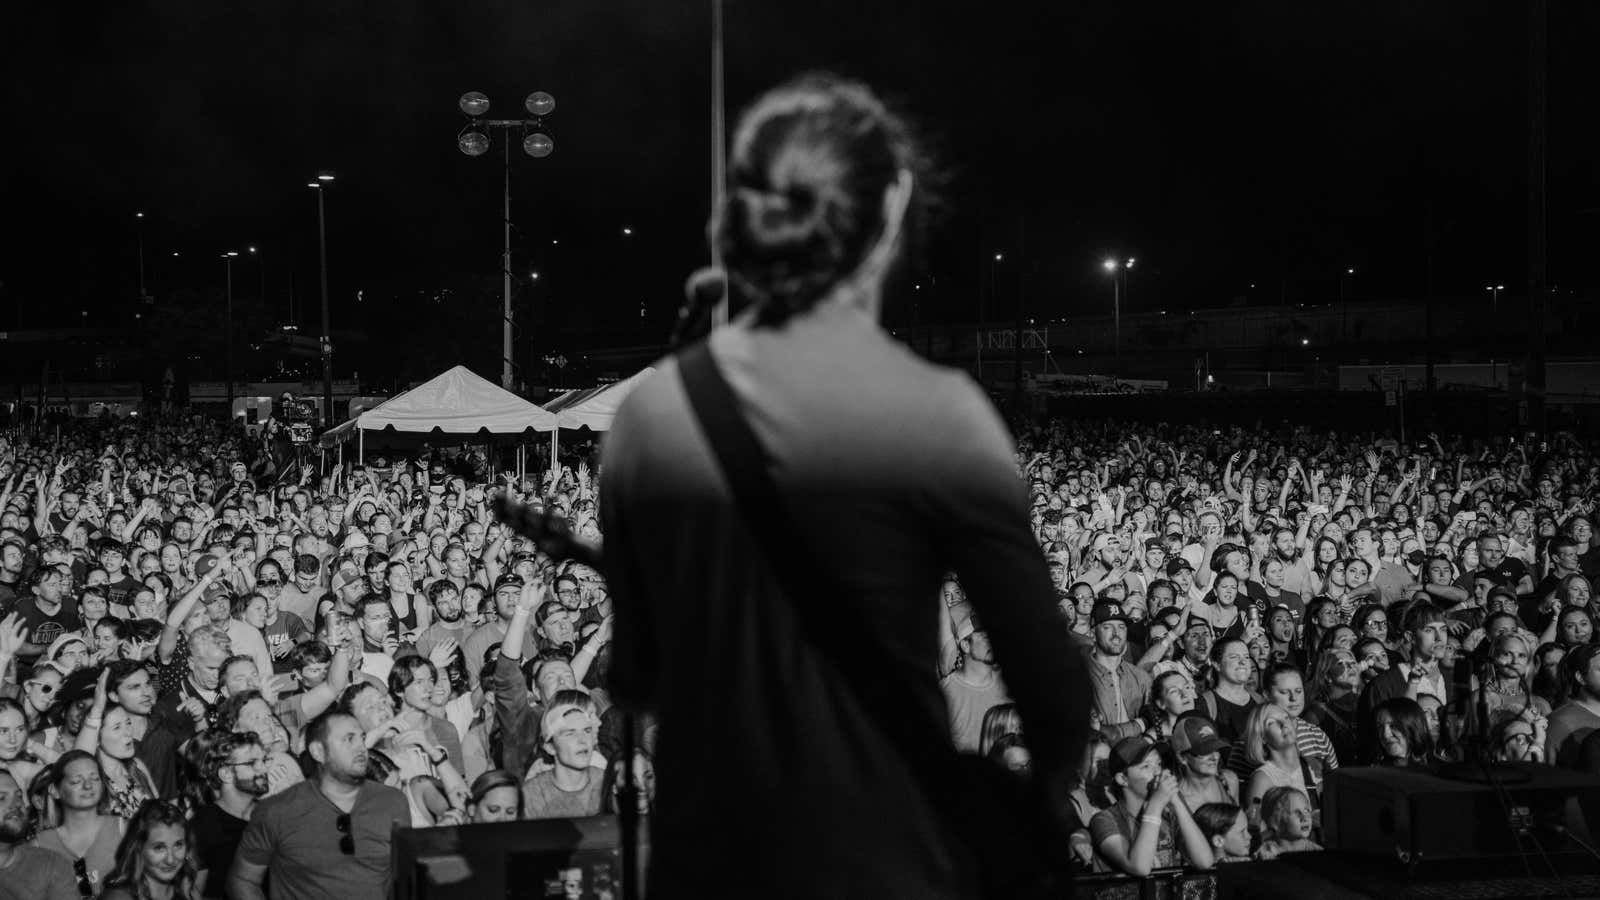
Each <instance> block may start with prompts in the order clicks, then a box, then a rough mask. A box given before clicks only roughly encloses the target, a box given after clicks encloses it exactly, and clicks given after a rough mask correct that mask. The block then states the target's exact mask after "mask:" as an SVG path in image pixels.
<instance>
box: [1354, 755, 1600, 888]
mask: <svg viewBox="0 0 1600 900" xmlns="http://www.w3.org/2000/svg"><path fill="white" fill-rule="evenodd" d="M1496 772H1497V777H1495V778H1494V780H1493V781H1492V782H1490V781H1488V780H1486V779H1484V778H1482V777H1478V778H1477V779H1476V780H1466V779H1461V780H1457V779H1452V778H1443V777H1440V776H1439V775H1436V774H1431V773H1429V772H1427V771H1426V770H1423V769H1411V768H1405V769H1399V768H1377V767H1371V768H1345V769H1339V770H1337V771H1335V772H1333V773H1332V774H1331V775H1330V776H1329V778H1328V784H1327V787H1326V790H1325V792H1324V800H1323V803H1324V809H1323V831H1324V836H1325V838H1326V842H1327V845H1328V846H1329V847H1330V848H1337V849H1339V850H1344V851H1350V852H1355V853H1360V854H1363V855H1367V856H1375V857H1383V858H1386V859H1389V860H1392V861H1395V862H1399V863H1402V864H1405V865H1408V866H1416V865H1420V864H1428V863H1441V862H1449V861H1450V860H1470V859H1483V858H1485V857H1515V856H1518V855H1519V854H1521V853H1523V852H1527V853H1529V854H1535V853H1537V852H1538V849H1537V848H1536V847H1535V844H1534V843H1533V841H1537V844H1538V848H1542V849H1543V850H1544V852H1546V853H1551V854H1554V853H1573V852H1585V851H1583V850H1582V845H1581V844H1580V843H1578V841H1576V840H1574V839H1573V837H1574V836H1576V837H1577V838H1578V839H1579V840H1581V841H1583V842H1585V843H1592V840H1591V838H1590V834H1591V833H1592V829H1591V828H1590V827H1589V825H1588V823H1587V817H1588V815H1589V812H1590V811H1591V810H1600V777H1596V776H1593V775H1587V774H1583V773H1580V772H1573V771H1569V770H1565V769H1557V768H1554V767H1551V766H1542V765H1532V764H1515V765H1509V766H1503V767H1497V769H1496ZM1463 774H1466V775H1472V774H1474V773H1472V772H1470V771H1467V770H1463ZM1478 774H1480V775H1481V770H1480V771H1479V773H1478ZM1497 785H1498V788H1497ZM1569 829H1570V831H1569Z"/></svg>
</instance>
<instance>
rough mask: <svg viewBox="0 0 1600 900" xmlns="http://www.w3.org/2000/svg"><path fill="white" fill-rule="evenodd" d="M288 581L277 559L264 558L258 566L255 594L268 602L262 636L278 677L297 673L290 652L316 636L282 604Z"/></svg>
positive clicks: (302, 620) (273, 669)
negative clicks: (291, 661) (291, 662)
mask: <svg viewBox="0 0 1600 900" xmlns="http://www.w3.org/2000/svg"><path fill="white" fill-rule="evenodd" d="M285 580H286V579H285V578H284V574H283V567H282V566H280V565H278V561H277V560H275V559H264V560H262V561H261V562H260V563H257V564H256V591H257V592H258V593H259V594H260V595H261V596H262V597H264V598H266V601H267V621H266V624H265V625H263V626H262V628H261V635H262V637H263V638H264V639H265V640H266V642H267V652H268V653H270V654H271V655H272V671H273V672H274V673H275V674H279V675H282V674H285V673H287V672H292V671H294V667H293V666H292V665H291V664H290V662H289V653H290V652H291V651H292V650H294V648H295V647H298V646H300V645H301V644H303V643H305V642H306V641H309V640H311V639H312V637H313V635H312V633H311V626H310V625H308V624H307V623H306V620H305V619H302V618H300V617H299V616H297V615H295V614H294V613H292V612H289V611H288V610H286V609H284V608H283V606H282V604H280V603H279V599H280V598H281V597H282V596H283V585H284V581H285Z"/></svg>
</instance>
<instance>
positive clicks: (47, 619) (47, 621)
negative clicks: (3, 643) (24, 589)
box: [17, 595, 83, 647]
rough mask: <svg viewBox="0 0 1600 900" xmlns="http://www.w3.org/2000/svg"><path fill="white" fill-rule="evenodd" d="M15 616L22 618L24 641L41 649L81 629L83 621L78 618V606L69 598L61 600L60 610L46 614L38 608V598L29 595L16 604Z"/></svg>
mask: <svg viewBox="0 0 1600 900" xmlns="http://www.w3.org/2000/svg"><path fill="white" fill-rule="evenodd" d="M17 614H18V615H20V616H22V624H23V628H24V640H26V641H27V642H28V643H30V644H38V645H40V646H42V647H49V646H50V643H51V642H52V641H54V640H55V639H56V638H58V637H60V636H62V635H63V634H66V633H67V632H69V631H77V630H78V629H80V628H82V627H83V620H82V619H79V618H78V604H76V603H74V602H73V601H72V599H71V598H70V597H63V598H61V608H60V609H58V610H56V611H55V612H54V613H48V614H47V613H45V612H44V611H43V610H41V609H40V608H39V598H37V597H34V596H31V595H30V596H28V597H26V598H24V599H23V600H21V601H20V602H19V603H17Z"/></svg>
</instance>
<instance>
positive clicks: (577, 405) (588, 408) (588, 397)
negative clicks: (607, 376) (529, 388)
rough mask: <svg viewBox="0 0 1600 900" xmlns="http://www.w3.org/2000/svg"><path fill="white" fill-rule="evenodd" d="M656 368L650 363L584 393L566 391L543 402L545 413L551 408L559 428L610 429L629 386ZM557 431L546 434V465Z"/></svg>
mask: <svg viewBox="0 0 1600 900" xmlns="http://www.w3.org/2000/svg"><path fill="white" fill-rule="evenodd" d="M655 372H656V370H655V369H654V368H652V367H650V366H646V367H645V368H643V369H641V370H639V371H638V372H635V373H634V374H633V375H631V376H629V377H628V378H625V379H623V380H622V381H619V382H617V383H616V384H613V385H608V386H607V387H603V388H600V389H599V390H592V391H586V392H578V391H568V392H567V393H565V394H562V395H561V396H560V397H557V398H556V399H554V400H552V401H550V402H549V403H547V404H545V410H546V411H547V412H549V411H552V410H553V411H554V414H555V416H556V421H557V423H558V424H559V425H560V427H562V428H572V429H578V428H587V429H589V430H590V431H609V430H611V420H612V419H614V418H616V416H617V409H618V408H620V407H621V406H622V401H624V400H626V399H628V395H629V394H631V393H633V389H634V388H636V387H638V386H639V385H640V384H642V383H643V382H644V380H645V379H646V378H649V377H650V376H651V375H654V374H655ZM557 435H558V432H555V431H552V432H551V433H550V464H551V465H552V466H553V465H555V462H556V449H557V446H558V442H559V440H560V438H559V437H558V436H557Z"/></svg>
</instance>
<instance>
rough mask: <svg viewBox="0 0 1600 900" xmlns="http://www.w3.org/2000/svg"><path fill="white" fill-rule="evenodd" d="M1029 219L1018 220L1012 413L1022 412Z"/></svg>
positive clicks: (1012, 348)
mask: <svg viewBox="0 0 1600 900" xmlns="http://www.w3.org/2000/svg"><path fill="white" fill-rule="evenodd" d="M1027 238H1028V217H1027V216H1026V215H1023V216H1021V217H1019V218H1018V219H1017V321H1016V324H1015V325H1014V326H1012V329H1011V331H1012V340H1011V411H1012V414H1013V415H1016V414H1018V413H1020V412H1021V410H1022V317H1023V315H1024V314H1025V312H1026V307H1027V305H1028V293H1027V291H1028V288H1027V281H1028V243H1027Z"/></svg>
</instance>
